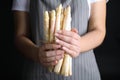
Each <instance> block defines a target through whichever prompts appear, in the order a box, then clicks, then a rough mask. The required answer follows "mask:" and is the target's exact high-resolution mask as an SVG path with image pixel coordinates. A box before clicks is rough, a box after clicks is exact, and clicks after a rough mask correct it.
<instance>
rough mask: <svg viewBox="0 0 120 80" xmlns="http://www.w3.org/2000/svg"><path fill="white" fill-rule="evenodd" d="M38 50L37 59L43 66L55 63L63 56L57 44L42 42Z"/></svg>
mask: <svg viewBox="0 0 120 80" xmlns="http://www.w3.org/2000/svg"><path fill="white" fill-rule="evenodd" d="M38 51H39V61H40V63H41V64H42V65H43V66H45V67H49V66H53V65H56V64H57V61H58V60H60V59H62V58H63V57H64V51H63V50H61V46H60V45H58V44H44V45H43V46H41V47H40V48H39V50H38Z"/></svg>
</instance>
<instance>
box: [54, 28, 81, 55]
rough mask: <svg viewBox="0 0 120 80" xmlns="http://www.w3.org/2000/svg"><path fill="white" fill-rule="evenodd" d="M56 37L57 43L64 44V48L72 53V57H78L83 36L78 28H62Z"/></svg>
mask: <svg viewBox="0 0 120 80" xmlns="http://www.w3.org/2000/svg"><path fill="white" fill-rule="evenodd" d="M55 37H56V43H58V44H60V45H62V46H63V47H62V49H63V50H64V51H65V52H66V53H68V54H70V55H71V56H72V57H77V56H78V55H79V54H80V40H81V37H80V36H79V34H78V31H77V30H75V29H72V30H71V31H66V30H60V31H57V32H56V33H55Z"/></svg>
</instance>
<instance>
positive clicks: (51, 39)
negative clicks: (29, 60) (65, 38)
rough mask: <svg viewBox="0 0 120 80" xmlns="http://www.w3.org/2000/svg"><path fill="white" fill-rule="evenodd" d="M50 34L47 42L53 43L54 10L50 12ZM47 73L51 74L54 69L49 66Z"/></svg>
mask: <svg viewBox="0 0 120 80" xmlns="http://www.w3.org/2000/svg"><path fill="white" fill-rule="evenodd" d="M49 14H50V15H49V16H50V23H49V24H50V29H49V30H50V34H49V42H50V43H53V42H54V32H55V20H56V12H55V10H52V11H50V13H49ZM48 69H49V71H50V72H52V71H53V69H54V66H50V67H49V68H48Z"/></svg>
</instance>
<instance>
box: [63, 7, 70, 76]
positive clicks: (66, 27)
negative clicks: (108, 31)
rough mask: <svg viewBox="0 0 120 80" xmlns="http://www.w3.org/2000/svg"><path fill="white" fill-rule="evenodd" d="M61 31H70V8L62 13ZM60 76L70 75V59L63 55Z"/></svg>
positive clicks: (68, 56)
mask: <svg viewBox="0 0 120 80" xmlns="http://www.w3.org/2000/svg"><path fill="white" fill-rule="evenodd" d="M63 30H71V8H70V6H68V7H67V8H66V9H65V11H64V21H63ZM61 74H62V75H64V76H70V75H72V58H71V56H70V55H68V54H67V53H65V56H64V61H63V65H62V70H61Z"/></svg>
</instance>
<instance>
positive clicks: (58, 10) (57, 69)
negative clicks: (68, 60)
mask: <svg viewBox="0 0 120 80" xmlns="http://www.w3.org/2000/svg"><path fill="white" fill-rule="evenodd" d="M62 9H63V8H62V4H60V5H59V6H58V7H57V8H56V26H55V27H56V28H55V31H58V30H60V29H61V24H60V23H61V12H62ZM62 62H63V59H61V60H59V61H58V64H57V65H55V68H54V72H55V73H57V74H59V73H60V70H61V67H62Z"/></svg>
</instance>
